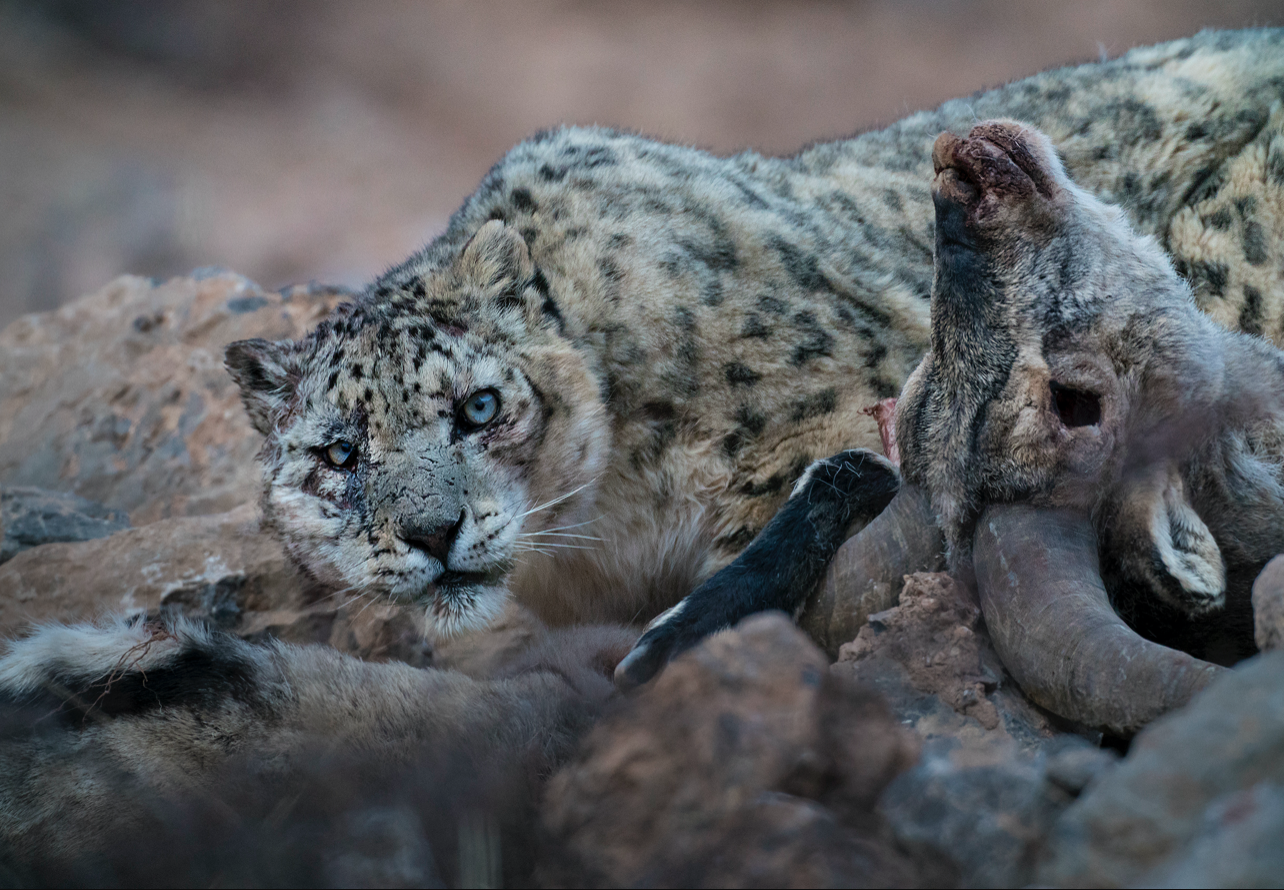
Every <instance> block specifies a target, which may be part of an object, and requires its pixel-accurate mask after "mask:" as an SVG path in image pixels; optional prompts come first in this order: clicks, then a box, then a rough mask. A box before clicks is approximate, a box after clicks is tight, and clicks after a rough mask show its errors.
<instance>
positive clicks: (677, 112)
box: [0, 0, 1284, 325]
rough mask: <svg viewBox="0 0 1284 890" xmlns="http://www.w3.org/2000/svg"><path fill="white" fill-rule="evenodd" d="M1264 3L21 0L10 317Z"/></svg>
mask: <svg viewBox="0 0 1284 890" xmlns="http://www.w3.org/2000/svg"><path fill="white" fill-rule="evenodd" d="M1254 24H1256V25H1264V24H1284V4H1280V3H1278V2H1262V0H1256V2H1255V0H1219V2H1195V0H1151V2H1146V0H1134V2H1095V0H1094V2H1080V3H1073V4H1052V3H1038V4H1034V3H1000V2H987V0H977V2H964V0H900V2H853V3H840V2H813V3H798V2H748V0H743V2H705V3H700V4H695V3H679V2H652V3H648V4H645V5H643V4H624V3H586V2H569V0H566V2H552V0H550V2H526V3H520V4H519V3H516V2H436V3H427V2H424V3H414V2H393V0H384V2H380V3H355V2H349V3H343V2H322V0H274V2H272V3H262V2H255V0H235V2H232V0H223V2H218V3H214V2H208V0H207V2H189V0H134V2H130V3H100V2H98V0H47V2H41V3H34V2H23V0H0V188H2V189H3V202H4V203H3V206H4V209H5V212H4V213H3V214H0V325H3V324H5V323H7V322H8V321H11V320H12V319H13V318H15V317H16V316H17V315H19V314H21V313H23V312H31V311H38V310H45V309H50V308H53V307H56V306H57V305H59V304H60V303H62V302H64V301H66V300H68V299H71V298H73V297H75V296H78V295H80V294H82V293H85V292H88V291H91V290H94V289H96V288H98V287H100V286H101V285H102V284H103V283H105V282H106V281H108V280H109V279H110V278H112V277H113V276H115V275H117V274H119V273H122V272H133V273H138V274H143V275H151V276H157V277H166V276H169V275H173V274H177V273H180V272H186V271H189V270H191V269H193V268H196V267H200V266H209V265H219V266H226V267H230V268H233V269H236V270H237V271H240V272H243V273H245V274H246V275H249V276H250V277H252V278H254V279H256V280H257V281H259V282H260V283H262V284H263V285H265V286H268V287H278V286H281V285H284V284H287V283H290V282H295V281H306V280H310V279H316V280H321V281H327V282H334V283H341V284H348V285H358V284H360V283H361V282H363V281H365V280H367V279H368V278H369V277H371V276H373V275H375V274H377V273H378V272H379V271H380V270H381V269H382V268H384V267H386V266H388V265H390V264H392V263H394V262H397V261H399V260H401V259H402V258H403V257H404V256H405V255H407V254H408V253H410V252H411V251H412V250H414V249H415V248H416V247H418V246H419V245H421V244H422V243H424V242H425V241H427V240H428V239H430V238H431V237H432V236H433V235H434V234H435V233H437V232H438V231H440V230H441V229H442V228H443V227H444V225H445V222H446V219H447V217H448V216H449V214H450V212H451V211H452V210H453V209H454V208H455V207H456V206H457V205H458V203H459V202H460V201H461V199H462V198H463V197H464V196H465V195H467V194H468V192H469V191H471V189H472V188H473V186H474V184H475V183H476V182H477V180H478V179H479V178H480V177H481V175H482V174H483V173H484V172H485V171H486V169H487V168H488V167H489V166H490V165H491V164H492V163H493V162H494V161H495V160H496V159H497V158H498V157H499V156H500V155H501V154H502V153H503V151H504V150H505V149H506V148H507V147H509V146H510V145H512V144H513V143H514V142H516V141H518V140H519V139H521V138H522V137H524V136H526V135H528V134H530V133H532V132H534V131H536V130H538V129H541V128H543V127H548V126H551V125H555V124H559V123H599V124H610V125H614V126H619V127H625V128H629V129H633V130H637V131H640V132H643V133H647V134H650V135H654V136H657V137H661V138H664V139H670V140H677V141H681V142H686V143H690V144H694V145H699V146H702V147H705V148H708V149H710V150H712V151H715V152H719V153H727V152H734V151H737V150H740V149H744V148H752V149H756V150H758V151H761V152H765V153H790V152H792V151H795V150H796V149H797V148H798V147H799V146H801V145H803V144H805V143H807V142H811V141H815V140H818V139H827V138H832V137H836V136H841V135H844V134H849V133H852V132H855V131H858V130H861V129H866V128H871V127H877V126H880V125H882V124H886V123H889V122H891V121H893V120H895V119H896V118H898V117H901V116H903V115H905V114H907V113H909V112H911V111H914V110H917V109H920V108H926V107H931V106H933V105H935V104H937V103H939V102H941V101H943V100H945V99H947V98H950V97H952V96H957V95H962V94H966V93H970V92H972V91H975V90H978V89H982V88H984V87H987V86H992V85H995V84H998V83H1001V82H1003V81H1006V80H1010V79H1012V78H1016V77H1020V76H1021V75H1024V74H1029V73H1032V72H1034V71H1037V70H1039V69H1042V68H1048V67H1053V66H1057V65H1061V64H1065V63H1071V62H1077V61H1083V60H1088V59H1093V58H1097V57H1099V56H1102V55H1105V56H1115V55H1118V54H1119V53H1121V52H1123V51H1124V50H1126V49H1128V48H1129V47H1132V46H1136V45H1140V44H1146V43H1153V42H1157V41H1160V40H1165V39H1169V38H1173V37H1179V36H1183V35H1187V34H1191V33H1194V32H1195V31H1197V30H1199V29H1200V28H1203V27H1210V26H1212V27H1242V26H1247V25H1254Z"/></svg>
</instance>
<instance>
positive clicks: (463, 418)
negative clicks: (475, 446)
mask: <svg viewBox="0 0 1284 890" xmlns="http://www.w3.org/2000/svg"><path fill="white" fill-rule="evenodd" d="M498 414H499V393H497V392H495V390H493V389H479V390H478V391H477V392H475V393H473V394H472V395H471V396H469V397H468V398H467V399H466V400H465V401H464V404H463V405H462V406H460V409H459V420H460V423H461V424H462V425H463V426H465V427H467V428H469V429H474V430H475V429H480V428H481V427H484V426H485V425H486V424H488V423H490V422H491V421H492V420H494V419H495V417H496V416H497V415H498Z"/></svg>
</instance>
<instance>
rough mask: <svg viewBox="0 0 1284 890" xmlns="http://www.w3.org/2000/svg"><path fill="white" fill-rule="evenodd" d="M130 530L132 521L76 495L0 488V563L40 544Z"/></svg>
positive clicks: (85, 538) (90, 538) (84, 539)
mask: <svg viewBox="0 0 1284 890" xmlns="http://www.w3.org/2000/svg"><path fill="white" fill-rule="evenodd" d="M125 528H129V519H128V517H126V516H125V515H124V514H122V513H119V512H117V511H115V510H108V509H107V508H106V507H104V506H103V505H102V504H95V503H94V502H93V501H88V500H85V499H84V498H82V497H77V496H76V495H74V494H68V493H66V492H60V491H45V490H44V489H43V488H33V487H30V486H19V487H6V488H2V489H0V530H2V533H0V563H3V562H8V561H9V560H10V559H12V558H13V557H14V556H16V555H17V554H18V553H19V552H20V551H22V550H29V549H31V548H32V547H38V546H40V545H41V544H50V543H59V542H67V541H90V540H93V539H94V538H105V537H107V536H108V535H110V534H112V533H113V532H118V531H120V530H121V529H125Z"/></svg>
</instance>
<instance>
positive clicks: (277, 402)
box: [223, 338, 300, 436]
mask: <svg viewBox="0 0 1284 890" xmlns="http://www.w3.org/2000/svg"><path fill="white" fill-rule="evenodd" d="M294 353H295V348H294V344H293V343H292V342H290V341H289V340H282V341H279V342H275V343H273V342H272V341H270V340H262V339H259V338H255V339H253V340H238V341H237V342H235V343H232V344H230V345H229V346H228V347H227V351H226V352H225V353H224V357H223V364H224V365H226V366H227V370H228V373H229V374H231V375H232V379H233V380H235V381H236V385H237V386H239V387H240V388H241V401H243V402H244V403H245V410H246V411H247V412H248V413H249V415H250V423H251V424H253V426H254V428H255V429H256V430H258V431H259V432H260V433H262V434H263V435H265V436H267V435H271V433H272V429H273V427H274V426H275V424H276V419H277V418H278V417H280V416H281V414H282V413H284V411H285V407H286V405H287V404H289V401H290V399H291V398H292V397H293V396H294V390H295V387H297V386H298V383H299V379H300V374H299V369H298V364H297V362H296V361H295V355H294Z"/></svg>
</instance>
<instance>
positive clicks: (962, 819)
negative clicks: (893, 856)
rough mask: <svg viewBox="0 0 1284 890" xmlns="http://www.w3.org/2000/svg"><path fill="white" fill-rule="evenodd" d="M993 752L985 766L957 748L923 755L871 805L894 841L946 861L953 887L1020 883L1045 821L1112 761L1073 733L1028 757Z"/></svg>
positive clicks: (1026, 877) (1030, 869) (1047, 826)
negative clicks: (876, 805)
mask: <svg viewBox="0 0 1284 890" xmlns="http://www.w3.org/2000/svg"><path fill="white" fill-rule="evenodd" d="M1058 749H1060V750H1058ZM993 753H994V754H995V755H996V756H995V757H994V759H993V761H992V762H985V761H983V760H981V759H979V758H978V756H977V755H978V752H977V751H976V750H969V749H968V748H967V747H964V746H959V747H956V748H954V749H953V750H951V751H942V750H941V749H940V748H939V747H938V748H937V749H936V750H928V751H925V752H924V755H923V761H922V762H921V763H920V764H919V765H918V766H916V767H914V769H912V770H909V771H908V772H906V773H904V774H902V775H900V776H898V777H897V778H896V779H895V780H894V781H893V782H892V783H891V784H890V785H888V787H887V790H886V791H885V792H883V796H882V799H881V800H880V801H879V811H880V812H881V813H882V814H883V815H884V816H885V817H886V819H887V822H888V824H889V825H890V826H891V828H892V832H893V834H894V835H895V837H896V840H897V841H898V842H899V843H900V844H901V845H902V846H904V847H905V848H906V849H907V850H909V851H910V852H912V853H916V854H920V855H929V856H937V857H942V858H945V859H946V860H948V861H949V862H950V863H951V864H952V865H953V866H954V868H955V870H956V872H957V874H958V879H959V886H961V887H1024V886H1026V885H1028V884H1029V883H1030V879H1031V878H1032V877H1033V875H1034V869H1035V864H1036V861H1037V857H1038V854H1039V852H1040V851H1041V849H1042V847H1043V844H1044V841H1045V839H1046V837H1047V835H1048V833H1049V831H1050V830H1051V828H1052V825H1053V822H1054V821H1055V820H1056V818H1057V817H1058V816H1059V815H1060V814H1061V813H1062V811H1063V810H1065V808H1066V807H1067V806H1068V805H1069V804H1070V803H1071V801H1073V800H1074V797H1075V795H1077V794H1078V793H1079V792H1080V791H1081V790H1082V788H1083V787H1084V785H1086V784H1087V783H1088V782H1089V781H1091V779H1093V778H1095V777H1096V776H1097V775H1098V774H1100V773H1101V771H1102V770H1103V769H1104V768H1106V767H1108V766H1110V765H1111V764H1112V763H1113V762H1114V761H1115V760H1116V759H1117V758H1116V757H1115V755H1114V754H1112V753H1111V752H1109V751H1103V750H1101V749H1100V748H1095V747H1092V746H1091V745H1090V744H1089V743H1088V742H1087V741H1085V740H1084V739H1081V738H1079V737H1078V736H1073V735H1066V736H1062V737H1061V738H1060V739H1058V740H1056V741H1054V742H1051V743H1049V744H1048V745H1047V746H1045V749H1044V750H1043V751H1040V752H1039V753H1037V754H1036V755H1034V756H1030V755H1029V754H1023V753H1021V752H1019V751H1018V750H1010V753H1009V756H1008V757H1006V758H1003V757H1000V756H997V755H998V752H997V751H995V752H993Z"/></svg>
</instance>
